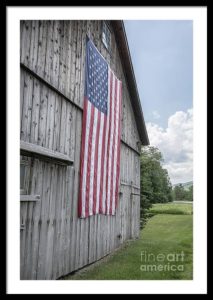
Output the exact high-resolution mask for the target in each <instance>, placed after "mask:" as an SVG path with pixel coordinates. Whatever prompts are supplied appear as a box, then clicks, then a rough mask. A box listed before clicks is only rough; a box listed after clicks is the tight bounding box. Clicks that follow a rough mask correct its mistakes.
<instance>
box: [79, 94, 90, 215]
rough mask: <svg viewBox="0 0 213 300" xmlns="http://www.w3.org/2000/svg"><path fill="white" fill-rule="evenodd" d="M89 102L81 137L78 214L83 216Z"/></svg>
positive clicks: (84, 115) (84, 112) (85, 103)
mask: <svg viewBox="0 0 213 300" xmlns="http://www.w3.org/2000/svg"><path fill="white" fill-rule="evenodd" d="M87 104H88V100H87V99H86V98H85V99H84V110H83V122H82V137H81V154H80V159H81V162H80V163H81V165H80V187H79V200H78V215H79V217H82V183H83V170H84V152H85V134H86V122H87Z"/></svg>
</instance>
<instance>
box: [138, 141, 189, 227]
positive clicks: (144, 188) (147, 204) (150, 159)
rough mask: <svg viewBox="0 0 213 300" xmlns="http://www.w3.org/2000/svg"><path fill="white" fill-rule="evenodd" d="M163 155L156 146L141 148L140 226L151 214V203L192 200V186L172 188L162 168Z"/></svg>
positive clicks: (165, 171) (142, 225) (166, 173)
mask: <svg viewBox="0 0 213 300" xmlns="http://www.w3.org/2000/svg"><path fill="white" fill-rule="evenodd" d="M162 163H163V156H162V153H161V152H160V150H159V149H158V148H156V147H151V146H146V147H142V149H141V157H140V168H141V182H140V185H141V196H140V201H141V206H140V207H141V211H140V216H141V227H142V228H143V227H144V226H145V224H146V222H147V219H148V218H149V217H150V216H151V214H150V212H149V209H150V208H151V207H152V204H153V203H166V202H172V201H174V200H176V201H177V200H178V201H180V200H185V201H186V200H187V201H192V200H193V186H191V187H190V188H189V190H185V189H184V187H183V185H181V184H180V185H177V186H175V187H174V189H173V188H172V184H171V181H170V178H169V175H168V171H167V170H166V169H164V168H163V166H162Z"/></svg>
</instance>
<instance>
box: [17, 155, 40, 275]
mask: <svg viewBox="0 0 213 300" xmlns="http://www.w3.org/2000/svg"><path fill="white" fill-rule="evenodd" d="M38 167H39V161H38V160H36V159H34V158H32V157H28V156H21V157H20V256H21V257H20V261H21V266H20V271H21V274H20V276H21V279H29V278H31V277H32V276H33V275H32V274H31V272H32V270H33V263H34V264H35V262H34V261H33V259H32V253H33V252H34V250H35V249H33V248H32V241H33V239H34V236H33V226H34V220H33V217H34V218H35V212H36V211H38V208H39V207H40V200H41V196H40V190H39V187H38V179H39V178H38V177H39V174H38V169H39V168H38ZM35 247H36V246H35Z"/></svg>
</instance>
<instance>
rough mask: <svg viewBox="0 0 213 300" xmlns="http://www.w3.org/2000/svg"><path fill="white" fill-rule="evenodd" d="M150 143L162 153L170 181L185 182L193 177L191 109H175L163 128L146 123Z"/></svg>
mask: <svg viewBox="0 0 213 300" xmlns="http://www.w3.org/2000/svg"><path fill="white" fill-rule="evenodd" d="M147 130H148V135H149V139H150V145H151V146H156V147H158V148H159V149H160V151H161V152H162V154H163V157H164V160H165V163H164V166H165V168H167V170H168V172H169V175H170V179H171V181H172V183H178V182H186V181H190V180H192V177H193V110H192V109H188V110H187V111H186V112H184V111H177V112H176V113H175V114H174V115H172V116H170V117H169V119H168V127H167V128H166V129H163V128H162V127H160V126H159V125H157V124H155V123H147Z"/></svg>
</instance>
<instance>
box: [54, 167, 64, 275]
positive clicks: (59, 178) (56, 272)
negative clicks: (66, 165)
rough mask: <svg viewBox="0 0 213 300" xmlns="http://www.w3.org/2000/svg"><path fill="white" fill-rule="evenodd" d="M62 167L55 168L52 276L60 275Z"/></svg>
mask: <svg viewBox="0 0 213 300" xmlns="http://www.w3.org/2000/svg"><path fill="white" fill-rule="evenodd" d="M62 171H63V170H62V168H61V167H60V166H58V168H57V182H58V183H57V191H56V205H55V234H54V249H53V261H54V264H53V278H58V277H59V276H60V275H59V274H60V272H59V270H60V260H61V253H60V239H61V231H60V230H61V210H62V197H61V191H62V181H63V176H62V175H63V174H62Z"/></svg>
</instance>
